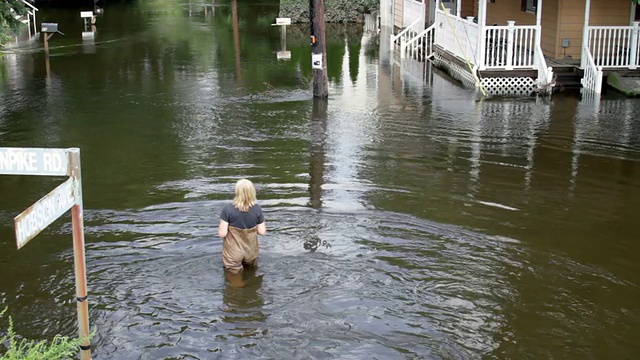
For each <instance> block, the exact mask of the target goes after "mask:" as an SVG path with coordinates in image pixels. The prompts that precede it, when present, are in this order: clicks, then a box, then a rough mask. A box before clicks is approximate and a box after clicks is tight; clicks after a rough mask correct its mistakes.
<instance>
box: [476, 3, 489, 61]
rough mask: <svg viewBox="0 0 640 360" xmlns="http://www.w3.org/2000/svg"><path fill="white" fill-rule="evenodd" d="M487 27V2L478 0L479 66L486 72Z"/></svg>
mask: <svg viewBox="0 0 640 360" xmlns="http://www.w3.org/2000/svg"><path fill="white" fill-rule="evenodd" d="M486 25H487V0H478V44H479V46H480V51H478V57H479V59H477V61H478V62H477V64H478V68H479V69H480V70H484V69H486V68H487V67H486V66H485V61H484V58H485V53H486V51H487V36H486V31H485V26H486Z"/></svg>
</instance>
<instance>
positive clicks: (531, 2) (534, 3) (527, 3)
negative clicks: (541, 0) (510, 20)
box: [522, 0, 538, 13]
mask: <svg viewBox="0 0 640 360" xmlns="http://www.w3.org/2000/svg"><path fill="white" fill-rule="evenodd" d="M537 10H538V0H522V11H526V12H532V13H535V12H536V11H537Z"/></svg>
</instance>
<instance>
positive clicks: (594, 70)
mask: <svg viewBox="0 0 640 360" xmlns="http://www.w3.org/2000/svg"><path fill="white" fill-rule="evenodd" d="M582 58H583V59H585V66H584V75H583V77H582V80H581V82H582V87H583V88H584V89H585V90H588V91H593V92H594V93H596V94H599V93H600V92H602V77H603V76H602V66H598V65H597V64H596V62H595V61H594V59H593V56H591V52H590V51H589V48H588V46H583V47H582Z"/></svg>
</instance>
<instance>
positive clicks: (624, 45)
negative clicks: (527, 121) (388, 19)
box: [381, 0, 640, 94]
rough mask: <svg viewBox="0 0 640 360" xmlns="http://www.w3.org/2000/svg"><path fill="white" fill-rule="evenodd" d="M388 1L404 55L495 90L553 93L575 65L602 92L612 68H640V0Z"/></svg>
mask: <svg viewBox="0 0 640 360" xmlns="http://www.w3.org/2000/svg"><path fill="white" fill-rule="evenodd" d="M384 1H393V6H392V9H393V14H391V15H392V18H393V23H394V29H395V31H394V34H395V35H393V36H392V37H391V41H392V44H395V46H392V47H391V49H394V48H396V49H398V48H399V50H400V57H401V58H403V57H413V58H420V59H423V60H424V59H425V58H431V59H432V60H433V61H434V63H435V64H436V65H437V66H438V67H443V68H445V69H447V70H448V71H449V72H450V74H451V75H452V76H453V77H455V78H458V79H459V80H461V81H462V82H463V83H465V84H467V85H469V86H474V87H477V88H479V89H480V90H481V91H483V92H486V93H488V94H514V93H515V94H530V93H532V92H536V91H537V92H541V93H549V92H551V91H552V89H553V87H554V85H555V79H556V78H557V76H556V75H557V74H554V73H557V72H560V71H564V70H563V69H566V68H567V67H571V68H573V69H575V71H574V73H575V74H578V75H579V76H582V79H581V84H582V87H583V89H584V90H585V91H590V92H593V93H596V94H599V93H600V92H601V91H602V81H603V80H602V79H603V76H604V75H605V74H606V73H607V72H609V71H634V70H637V69H639V68H640V39H639V37H640V36H639V35H640V23H639V22H640V5H638V4H636V3H635V2H631V1H630V0H424V1H422V0H383V2H384ZM381 8H383V7H381ZM399 14H401V16H400V15H399ZM381 15H382V16H384V14H381ZM387 16H388V15H387ZM549 65H551V66H549ZM639 74H640V72H639Z"/></svg>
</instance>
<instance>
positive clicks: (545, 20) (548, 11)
mask: <svg viewBox="0 0 640 360" xmlns="http://www.w3.org/2000/svg"><path fill="white" fill-rule="evenodd" d="M539 1H540V0H539ZM560 1H562V0H542V1H541V3H542V37H541V39H540V46H541V47H542V52H543V53H544V55H545V56H549V57H552V58H557V57H558V30H559V29H558V22H559V16H558V14H559V13H560Z"/></svg>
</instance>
